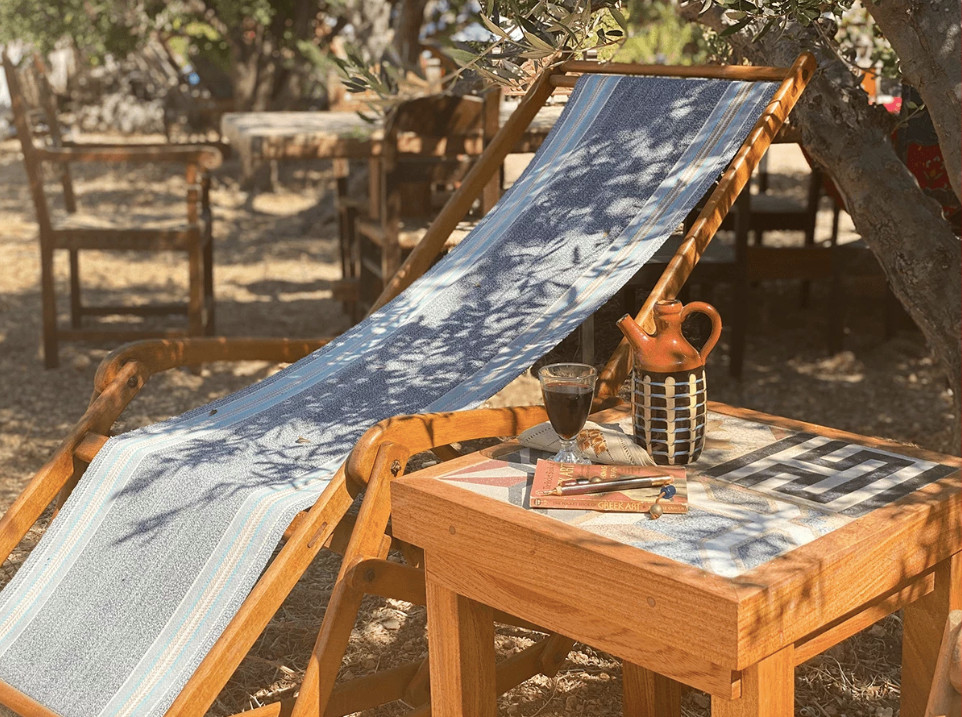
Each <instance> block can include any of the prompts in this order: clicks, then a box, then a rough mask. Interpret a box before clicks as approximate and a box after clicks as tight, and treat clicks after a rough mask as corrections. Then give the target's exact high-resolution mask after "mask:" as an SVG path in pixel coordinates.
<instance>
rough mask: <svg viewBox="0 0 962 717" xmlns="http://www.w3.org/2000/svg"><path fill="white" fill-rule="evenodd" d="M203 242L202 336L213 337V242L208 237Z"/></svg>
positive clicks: (211, 238) (208, 230)
mask: <svg viewBox="0 0 962 717" xmlns="http://www.w3.org/2000/svg"><path fill="white" fill-rule="evenodd" d="M207 232H208V236H207V237H206V238H205V240H204V257H203V262H204V309H205V311H204V335H205V336H213V335H214V240H213V237H211V236H210V227H209V226H208V229H207Z"/></svg>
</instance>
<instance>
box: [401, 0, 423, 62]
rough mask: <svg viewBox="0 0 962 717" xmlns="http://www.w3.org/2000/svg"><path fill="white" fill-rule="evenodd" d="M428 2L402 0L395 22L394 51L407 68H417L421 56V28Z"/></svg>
mask: <svg viewBox="0 0 962 717" xmlns="http://www.w3.org/2000/svg"><path fill="white" fill-rule="evenodd" d="M427 4H428V0H401V1H400V3H399V4H398V9H397V17H396V19H395V21H394V40H393V44H394V51H395V52H396V53H397V58H398V60H399V61H400V62H401V64H402V65H403V66H404V67H405V68H416V67H417V65H418V58H419V56H420V55H421V26H422V25H423V24H424V9H425V8H426V7H427Z"/></svg>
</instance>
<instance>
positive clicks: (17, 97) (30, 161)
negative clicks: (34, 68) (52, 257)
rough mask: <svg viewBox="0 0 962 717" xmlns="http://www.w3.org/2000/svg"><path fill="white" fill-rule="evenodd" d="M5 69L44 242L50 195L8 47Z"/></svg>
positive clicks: (48, 233) (49, 226) (46, 234)
mask: <svg viewBox="0 0 962 717" xmlns="http://www.w3.org/2000/svg"><path fill="white" fill-rule="evenodd" d="M3 71H4V74H5V75H6V78H7V89H8V90H9V91H10V104H11V107H12V109H13V122H14V124H15V125H16V127H17V137H18V139H19V140H20V148H21V149H22V150H23V162H24V165H25V166H26V168H27V179H28V181H29V182H30V193H31V194H32V195H33V205H34V208H35V209H36V212H37V223H38V224H39V225H40V240H41V242H45V241H47V238H48V237H49V235H50V229H51V224H50V211H49V209H48V207H47V197H46V195H45V194H44V191H43V169H42V167H41V164H40V159H39V158H38V156H37V151H36V147H34V144H33V133H32V132H31V131H30V121H29V119H28V118H27V106H26V102H25V100H24V97H23V92H22V90H21V88H20V78H19V77H18V76H17V68H16V67H14V64H13V62H12V61H11V59H10V56H9V55H8V54H7V51H6V49H4V50H3Z"/></svg>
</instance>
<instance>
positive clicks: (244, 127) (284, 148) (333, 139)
mask: <svg viewBox="0 0 962 717" xmlns="http://www.w3.org/2000/svg"><path fill="white" fill-rule="evenodd" d="M516 106H517V105H515V104H509V103H502V104H501V109H500V121H501V124H502V125H503V124H504V123H505V122H506V121H507V119H508V117H509V116H510V115H511V113H512V112H513V111H514V109H515V107H516ZM562 109H563V107H562V106H561V105H547V106H545V107H543V108H542V109H541V110H540V111H539V112H538V114H537V116H536V117H535V118H534V120H533V121H532V122H531V124H530V125H529V126H528V129H527V130H526V132H525V134H524V135H523V136H522V138H521V140H520V141H519V142H518V145H517V146H516V147H515V149H514V151H515V152H519V153H520V152H534V151H536V150H537V149H538V147H540V146H541V143H542V142H543V141H544V139H545V137H547V136H548V132H550V131H551V128H552V127H554V125H555V122H557V121H558V118H559V117H560V116H561V110H562ZM221 134H222V135H223V136H224V138H225V139H227V140H228V141H229V142H230V145H231V150H232V151H234V152H236V153H237V155H238V156H239V157H240V160H241V167H242V172H243V180H244V181H245V182H247V181H249V180H251V179H252V178H253V176H254V172H255V171H256V169H257V167H258V166H259V165H260V164H262V163H263V162H266V161H270V160H294V159H363V158H367V157H371V156H373V155H376V154H377V153H378V151H379V149H380V142H381V140H382V139H383V136H384V135H383V130H382V128H381V126H380V124H371V123H370V122H366V121H365V120H363V119H362V118H361V117H360V116H359V115H358V114H357V113H356V112H230V113H227V114H225V115H224V116H223V118H222V119H221Z"/></svg>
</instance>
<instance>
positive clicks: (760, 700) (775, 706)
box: [711, 645, 795, 717]
mask: <svg viewBox="0 0 962 717" xmlns="http://www.w3.org/2000/svg"><path fill="white" fill-rule="evenodd" d="M793 652H794V648H793V647H792V646H791V645H789V646H788V647H785V648H782V649H781V650H779V651H778V652H776V653H775V654H774V655H770V656H769V657H766V658H765V659H764V660H762V661H761V662H759V663H757V664H755V665H752V666H751V667H749V668H748V669H747V670H744V671H743V672H742V695H741V697H739V698H738V699H737V700H726V699H723V698H721V697H714V696H713V697H712V698H711V714H712V717H793V716H794V714H795V656H794V654H793Z"/></svg>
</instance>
